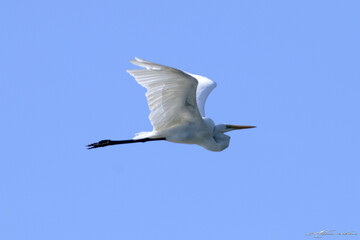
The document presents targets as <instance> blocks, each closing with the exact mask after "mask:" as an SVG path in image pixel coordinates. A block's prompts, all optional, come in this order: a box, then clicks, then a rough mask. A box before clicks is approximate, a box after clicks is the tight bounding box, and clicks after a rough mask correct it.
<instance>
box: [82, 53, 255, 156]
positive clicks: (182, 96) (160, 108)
mask: <svg viewBox="0 0 360 240" xmlns="http://www.w3.org/2000/svg"><path fill="white" fill-rule="evenodd" d="M131 62H132V63H133V64H134V65H137V66H140V67H144V68H146V69H136V70H128V71H127V72H128V73H130V74H131V75H132V76H133V77H134V78H135V79H136V81H137V82H138V83H139V84H140V85H142V86H143V87H145V88H146V89H147V92H146V98H147V101H148V105H149V108H150V111H151V112H150V116H149V118H150V121H151V124H152V125H153V131H152V132H141V133H138V134H136V136H135V137H134V138H133V140H126V141H111V140H102V141H100V142H98V143H93V144H90V145H88V146H89V148H97V147H104V146H108V145H114V144H121V143H130V142H145V141H154V140H167V141H169V142H174V143H186V144H197V145H200V146H202V147H204V148H206V149H207V150H210V151H216V152H218V151H222V150H224V149H225V148H227V147H228V146H229V142H230V137H229V136H227V135H225V134H224V133H225V132H227V131H231V130H235V129H245V128H252V127H253V126H243V125H229V124H220V125H216V126H215V124H214V122H213V121H212V120H211V119H210V118H207V117H205V101H206V99H207V97H208V95H209V94H210V92H211V91H212V90H213V89H214V88H215V87H216V83H215V82H213V81H212V80H210V79H208V78H206V77H202V76H199V75H194V74H190V73H186V72H183V71H181V70H178V69H175V68H171V67H167V66H163V65H160V64H156V63H152V62H149V61H145V60H143V59H139V58H135V60H134V61H133V60H132V61H131ZM110 142H111V143H110ZM115 142H117V143H115Z"/></svg>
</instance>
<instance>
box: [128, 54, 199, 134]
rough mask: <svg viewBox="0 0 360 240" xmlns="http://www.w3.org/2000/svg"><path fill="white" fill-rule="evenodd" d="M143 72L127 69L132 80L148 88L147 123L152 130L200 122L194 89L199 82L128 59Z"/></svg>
mask: <svg viewBox="0 0 360 240" xmlns="http://www.w3.org/2000/svg"><path fill="white" fill-rule="evenodd" d="M131 63H133V64H134V65H137V66H140V67H144V68H146V69H136V70H128V71H127V72H128V73H129V74H131V75H132V76H133V77H134V78H135V80H136V81H137V82H138V83H139V84H140V85H142V86H143V87H145V88H146V89H147V92H146V98H147V101H148V105H149V108H150V111H151V112H150V115H149V118H150V121H151V124H152V125H153V127H154V131H156V132H160V131H162V130H165V129H168V128H171V127H174V126H177V125H181V124H185V123H189V122H195V121H199V120H201V119H202V118H201V115H200V113H199V110H198V107H197V102H196V89H197V86H198V81H197V80H196V79H195V78H194V77H192V76H191V75H189V74H187V73H185V72H183V71H181V70H178V69H175V68H171V67H167V66H163V65H160V64H156V63H152V62H149V61H146V60H143V59H140V58H135V60H131Z"/></svg>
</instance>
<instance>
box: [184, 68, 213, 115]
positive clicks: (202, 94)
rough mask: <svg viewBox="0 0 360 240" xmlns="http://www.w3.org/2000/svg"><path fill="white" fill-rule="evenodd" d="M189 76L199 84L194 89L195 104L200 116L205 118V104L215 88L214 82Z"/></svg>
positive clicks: (196, 76)
mask: <svg viewBox="0 0 360 240" xmlns="http://www.w3.org/2000/svg"><path fill="white" fill-rule="evenodd" d="M190 75H191V76H193V77H194V78H196V80H198V82H199V83H198V87H197V89H196V102H197V105H198V108H199V112H200V114H201V116H202V117H205V102H206V99H207V98H208V96H209V94H210V93H211V91H212V90H213V89H214V88H215V87H216V82H214V81H212V80H210V79H208V78H206V77H203V76H200V75H195V74H190Z"/></svg>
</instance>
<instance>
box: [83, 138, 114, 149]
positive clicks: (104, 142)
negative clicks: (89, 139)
mask: <svg viewBox="0 0 360 240" xmlns="http://www.w3.org/2000/svg"><path fill="white" fill-rule="evenodd" d="M109 145H111V140H101V141H99V142H97V143H92V144H89V145H87V148H88V149H93V148H99V147H106V146H109Z"/></svg>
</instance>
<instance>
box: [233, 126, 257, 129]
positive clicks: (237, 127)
mask: <svg viewBox="0 0 360 240" xmlns="http://www.w3.org/2000/svg"><path fill="white" fill-rule="evenodd" d="M226 127H228V128H233V129H247V128H255V127H256V126H247V125H226Z"/></svg>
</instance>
